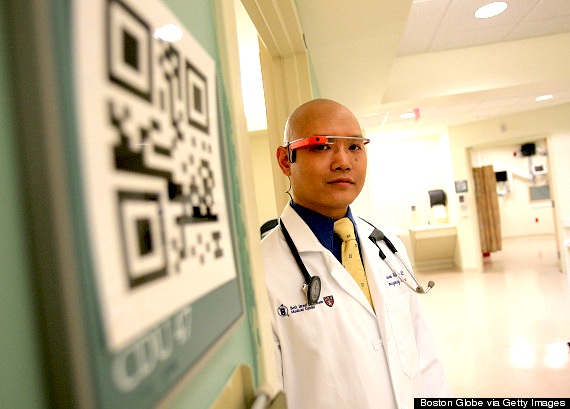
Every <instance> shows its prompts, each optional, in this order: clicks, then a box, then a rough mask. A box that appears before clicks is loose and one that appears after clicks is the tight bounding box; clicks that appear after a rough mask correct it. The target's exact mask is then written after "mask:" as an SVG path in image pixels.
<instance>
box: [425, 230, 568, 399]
mask: <svg viewBox="0 0 570 409" xmlns="http://www.w3.org/2000/svg"><path fill="white" fill-rule="evenodd" d="M417 276H418V278H419V279H420V282H421V283H422V284H424V283H427V281H428V280H433V281H435V287H434V288H433V289H432V290H431V291H430V293H429V294H427V295H425V296H423V297H422V299H423V302H424V306H425V308H426V310H427V311H428V314H429V319H430V321H431V324H432V327H433V331H434V335H435V337H436V340H437V343H438V347H439V350H440V353H441V356H442V359H443V361H444V366H445V368H446V373H447V376H448V378H449V382H450V385H451V388H452V392H453V394H454V396H455V397H468V398H470V397H473V398H501V397H505V398H525V397H526V398H533V397H545V398H546V397H570V348H569V347H568V345H567V342H568V341H569V340H570V291H569V290H568V281H567V279H566V276H565V275H564V274H562V273H560V272H559V271H558V266H557V258H556V247H555V241H554V236H536V237H524V238H510V239H503V250H502V251H500V252H497V253H493V254H492V255H491V257H490V261H486V262H485V272H484V273H464V274H462V273H457V272H420V273H418V274H417ZM424 285H425V284H424Z"/></svg>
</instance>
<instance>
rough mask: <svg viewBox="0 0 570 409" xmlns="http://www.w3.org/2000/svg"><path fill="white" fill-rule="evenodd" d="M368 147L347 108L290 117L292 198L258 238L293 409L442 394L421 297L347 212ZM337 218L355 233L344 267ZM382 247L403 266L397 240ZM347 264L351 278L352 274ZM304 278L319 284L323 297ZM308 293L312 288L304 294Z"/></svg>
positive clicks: (303, 109) (281, 151) (332, 106)
mask: <svg viewBox="0 0 570 409" xmlns="http://www.w3.org/2000/svg"><path fill="white" fill-rule="evenodd" d="M334 137H336V138H334ZM366 142H367V140H366V139H364V138H363V137H362V132H361V129H360V125H359V124H358V121H357V119H356V118H355V116H354V115H353V114H352V113H351V112H350V111H349V110H348V109H347V108H346V107H344V106H343V105H341V104H339V103H337V102H335V101H331V100H326V99H317V100H312V101H309V102H307V103H305V104H303V105H301V106H300V107H299V108H297V109H296V110H295V111H294V112H293V113H292V114H291V116H290V117H289V119H288V121H287V124H286V126H285V144H284V146H281V147H279V148H278V149H277V161H278V163H279V166H280V168H281V170H282V172H283V173H284V174H285V175H286V176H287V177H289V179H290V186H291V188H290V192H289V193H290V196H291V199H292V200H291V202H290V204H288V205H287V206H286V208H285V210H284V211H283V214H282V215H281V218H280V225H279V226H277V227H276V228H275V229H273V230H272V231H271V232H270V233H269V234H268V235H267V236H266V237H265V238H264V240H263V252H264V266H265V270H266V279H267V286H268V291H269V301H270V306H271V308H272V311H271V320H272V326H273V332H274V340H275V352H276V356H277V363H278V369H279V371H280V374H279V375H281V377H282V378H281V379H282V382H283V388H284V390H285V393H286V396H287V402H288V407H289V408H291V409H308V408H346V409H372V408H387V409H391V408H396V407H398V408H408V409H411V408H412V407H413V398H414V397H447V396H449V389H448V386H447V383H446V380H445V377H444V373H443V368H442V365H441V363H440V361H439V358H438V356H437V353H436V351H435V345H434V342H433V339H432V336H431V334H430V332H429V329H428V328H427V325H426V323H425V321H424V314H423V312H422V309H421V306H420V304H419V301H418V296H417V295H416V294H415V293H414V292H413V291H411V290H410V288H409V287H408V286H407V285H402V282H403V281H402V280H403V279H399V278H397V275H396V274H393V272H392V270H391V269H390V268H389V267H388V265H387V264H386V263H385V262H384V261H382V260H381V258H380V257H379V256H378V254H379V250H378V247H376V245H375V244H374V242H373V241H372V240H370V239H369V236H370V235H371V234H372V232H373V231H374V229H375V228H374V227H373V226H371V225H370V224H368V223H367V222H365V221H363V220H362V219H358V218H356V217H354V216H353V215H352V212H351V210H350V208H349V205H350V204H351V203H352V202H353V201H354V200H355V199H356V197H357V196H358V194H359V193H360V191H361V190H362V187H363V185H364V181H365V177H366V164H367V154H366V149H365V146H364V145H365V143H366ZM346 217H348V219H346ZM341 219H342V220H343V221H347V220H348V221H349V223H348V226H349V227H350V229H352V227H353V224H354V225H355V226H356V229H355V230H356V242H354V237H352V242H351V243H353V244H354V247H357V249H358V250H359V252H357V253H351V254H348V253H347V254H348V255H346V257H347V259H346V262H345V259H344V257H345V256H344V252H345V250H346V249H348V250H347V251H349V252H350V251H352V250H350V249H349V246H348V244H347V245H346V247H345V245H344V244H343V242H342V240H341V239H340V237H339V235H338V234H336V233H334V231H335V230H336V227H335V222H336V221H338V220H341ZM343 223H344V222H340V224H343ZM336 224H337V225H338V224H339V223H336ZM344 224H346V223H344ZM351 231H352V230H351ZM339 234H341V235H345V233H344V232H343V233H339ZM351 234H352V235H354V232H353V231H352V233H349V234H348V236H350V235H351ZM286 236H289V241H291V242H292V243H289V244H288V240H287V238H286ZM345 239H346V238H345ZM390 239H391V241H392V242H394V243H395V245H396V247H397V249H398V253H399V254H403V256H404V259H405V261H406V262H407V263H409V260H408V258H407V255H406V252H405V249H404V247H403V245H402V242H401V241H400V240H398V239H397V238H395V237H392V238H390ZM347 240H348V239H347ZM346 243H348V241H347V242H346ZM379 245H380V248H381V249H382V251H383V252H384V253H385V254H386V255H387V259H388V260H389V262H390V263H391V264H392V265H397V266H399V264H398V260H397V259H396V258H395V256H394V255H393V254H392V253H391V252H390V251H389V250H388V248H387V247H386V246H385V245H384V243H381V242H379ZM351 246H352V245H351ZM351 248H352V247H351ZM353 250H354V249H353ZM295 253H297V254H298V255H299V258H300V261H299V262H297V261H296V260H295V255H294V254H295ZM354 254H356V255H355V256H354V257H353V255H354ZM358 254H359V255H358ZM348 257H351V259H350V261H348V260H349V259H348ZM354 260H358V264H359V265H360V268H359V269H358V268H357V269H356V270H354V269H353V268H352V266H351V267H350V268H349V263H350V262H352V261H354ZM341 262H342V264H341ZM343 264H344V265H346V266H347V267H346V268H345V267H344V266H343ZM303 266H304V267H303ZM303 268H306V270H307V272H308V274H309V275H310V276H311V277H317V276H318V277H319V279H320V292H319V288H318V287H319V286H318V285H317V284H318V283H313V282H312V280H309V281H311V282H307V278H305V277H304V275H303V274H302V272H301V271H302V269H303ZM349 271H350V273H349ZM353 271H359V272H356V273H354V272H353ZM351 274H354V275H351ZM359 274H360V275H359ZM304 283H305V284H307V285H309V284H315V285H310V286H305V289H304V290H302V288H303V287H304V286H303V284H304ZM307 287H308V288H307Z"/></svg>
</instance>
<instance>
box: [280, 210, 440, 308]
mask: <svg viewBox="0 0 570 409" xmlns="http://www.w3.org/2000/svg"><path fill="white" fill-rule="evenodd" d="M363 220H364V219H363ZM364 221H366V220H364ZM366 223H368V222H366ZM368 224H370V223H368ZM370 225H371V226H372V227H374V226H373V225H372V224H370ZM279 226H280V227H281V231H282V232H283V236H285V241H286V242H287V245H288V246H289V250H291V254H293V257H294V258H295V261H296V262H297V265H298V266H299V269H300V270H301V273H302V274H303V278H304V279H305V282H304V283H303V287H302V290H303V292H304V293H305V295H306V296H307V304H309V305H314V304H316V303H317V301H318V300H319V297H320V295H321V279H320V277H319V276H316V275H315V276H311V275H310V274H309V272H308V271H307V268H306V267H305V264H303V260H301V255H300V254H299V251H298V250H297V247H296V246H295V243H293V239H292V238H291V235H290V234H289V232H288V231H287V229H286V228H285V225H284V224H283V220H281V219H279ZM368 238H369V239H370V241H372V242H373V243H374V244H375V245H376V247H378V252H379V255H380V258H381V259H382V261H384V262H385V263H386V265H387V266H388V268H389V269H390V270H391V271H392V273H393V275H394V277H397V278H398V280H399V281H400V282H401V283H404V284H405V285H407V286H408V287H409V288H410V289H411V290H412V291H414V292H415V293H418V294H427V293H428V291H429V290H431V289H432V287H433V286H434V285H435V283H434V282H433V281H429V282H428V284H427V289H424V288H423V287H422V286H421V285H420V283H419V282H418V280H416V277H415V276H414V274H413V273H412V271H411V269H410V268H409V267H408V266H407V264H406V263H405V262H404V260H403V259H402V257H401V256H400V254H399V253H398V250H397V249H396V247H395V246H394V245H393V244H392V242H391V241H390V240H389V239H388V238H387V237H386V236H384V233H382V231H380V230H378V229H377V228H376V227H374V230H373V231H372V233H371V234H370V236H369V237H368ZM380 241H383V242H384V243H385V244H386V246H387V247H388V249H390V251H391V252H392V254H394V255H395V256H396V258H397V259H398V262H399V263H400V265H401V266H403V267H404V269H405V270H406V271H407V272H408V274H409V275H410V277H412V280H413V281H414V282H415V283H416V287H413V286H412V285H411V284H410V283H408V280H407V279H406V277H404V272H403V270H401V271H400V273H398V271H397V270H396V269H395V268H394V266H393V265H392V263H390V261H388V259H387V258H386V254H384V252H383V251H382V249H381V248H380V246H379V244H378V243H379V242H380Z"/></svg>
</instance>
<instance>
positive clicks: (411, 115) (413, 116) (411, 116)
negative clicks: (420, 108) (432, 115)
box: [400, 112, 416, 119]
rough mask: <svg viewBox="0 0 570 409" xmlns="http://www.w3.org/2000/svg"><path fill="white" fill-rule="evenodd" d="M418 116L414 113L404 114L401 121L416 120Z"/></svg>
mask: <svg viewBox="0 0 570 409" xmlns="http://www.w3.org/2000/svg"><path fill="white" fill-rule="evenodd" d="M415 116H416V114H414V113H413V112H404V113H403V114H402V115H400V119H410V118H415Z"/></svg>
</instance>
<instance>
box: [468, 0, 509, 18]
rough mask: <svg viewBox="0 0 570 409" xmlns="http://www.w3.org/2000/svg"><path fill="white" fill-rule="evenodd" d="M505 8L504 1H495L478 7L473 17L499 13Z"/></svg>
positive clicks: (491, 15)
mask: <svg viewBox="0 0 570 409" xmlns="http://www.w3.org/2000/svg"><path fill="white" fill-rule="evenodd" d="M506 9H507V3H506V2H504V1H496V2H493V3H489V4H485V5H484V6H482V7H479V8H478V9H477V11H476V12H475V18H489V17H495V16H496V15H499V14H501V13H502V12H503V11H505V10H506Z"/></svg>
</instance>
